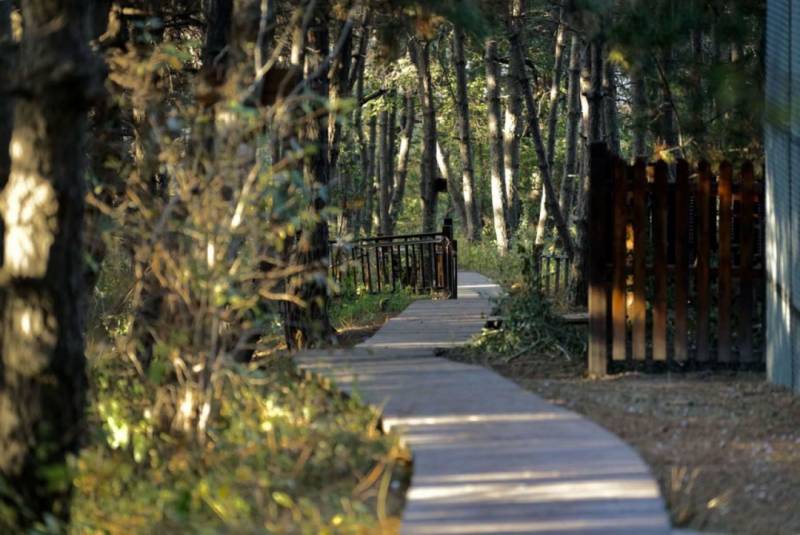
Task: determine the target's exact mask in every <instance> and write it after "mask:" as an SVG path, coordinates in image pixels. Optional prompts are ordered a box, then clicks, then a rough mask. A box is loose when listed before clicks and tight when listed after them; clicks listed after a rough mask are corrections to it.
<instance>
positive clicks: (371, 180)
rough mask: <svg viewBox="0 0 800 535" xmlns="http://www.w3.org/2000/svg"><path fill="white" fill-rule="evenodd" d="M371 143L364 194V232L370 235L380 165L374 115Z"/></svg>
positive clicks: (368, 148) (370, 133) (376, 121)
mask: <svg viewBox="0 0 800 535" xmlns="http://www.w3.org/2000/svg"><path fill="white" fill-rule="evenodd" d="M367 136H368V137H369V145H368V146H367V174H366V176H365V177H364V195H366V202H365V203H364V217H363V226H364V234H365V235H367V236H369V235H370V234H372V227H373V222H374V218H373V213H374V212H375V171H376V169H377V167H378V165H377V164H378V162H377V158H376V156H377V154H376V152H375V144H376V139H377V136H378V117H377V115H373V116H372V117H370V118H369V127H368V134H367Z"/></svg>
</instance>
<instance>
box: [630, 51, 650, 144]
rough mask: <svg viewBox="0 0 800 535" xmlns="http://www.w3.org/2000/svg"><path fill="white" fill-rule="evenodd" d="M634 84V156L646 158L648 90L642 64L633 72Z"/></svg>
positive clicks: (632, 80) (632, 79)
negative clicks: (646, 89)
mask: <svg viewBox="0 0 800 535" xmlns="http://www.w3.org/2000/svg"><path fill="white" fill-rule="evenodd" d="M631 85H632V86H633V89H632V91H633V98H632V108H633V109H632V112H633V156H634V157H635V158H646V157H647V156H648V155H649V151H648V150H647V92H646V91H645V85H644V74H643V73H642V69H641V67H640V66H638V65H636V66H634V68H633V72H632V73H631Z"/></svg>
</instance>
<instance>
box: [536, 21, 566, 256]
mask: <svg viewBox="0 0 800 535" xmlns="http://www.w3.org/2000/svg"><path fill="white" fill-rule="evenodd" d="M563 16H564V14H563V9H560V10H559V14H558V28H557V29H556V38H555V46H554V48H553V76H552V82H551V84H550V102H549V104H550V106H549V109H548V114H547V165H548V167H549V168H550V169H551V170H552V169H554V168H555V159H556V154H555V153H556V150H555V149H556V125H557V124H558V108H559V103H560V99H559V98H558V96H559V93H560V92H561V72H562V71H563V68H564V46H565V44H564V32H565V29H564V21H563ZM547 204H548V203H547V191H546V190H543V191H542V201H541V206H540V207H539V222H538V223H537V225H536V241H535V243H536V245H542V244H543V243H544V238H545V233H546V232H547Z"/></svg>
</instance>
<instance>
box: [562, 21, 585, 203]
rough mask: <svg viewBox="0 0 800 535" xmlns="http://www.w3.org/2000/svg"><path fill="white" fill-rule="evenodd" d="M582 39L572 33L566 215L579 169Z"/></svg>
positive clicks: (564, 179) (564, 195)
mask: <svg viewBox="0 0 800 535" xmlns="http://www.w3.org/2000/svg"><path fill="white" fill-rule="evenodd" d="M580 91H581V41H580V37H579V36H578V34H577V33H573V34H572V41H571V43H570V49H569V80H568V90H567V108H568V112H567V137H566V156H565V159H564V174H563V176H562V178H561V192H560V195H559V203H558V204H559V206H560V207H561V213H563V214H564V217H565V218H567V219H569V214H570V213H572V196H573V191H574V187H575V182H576V180H577V174H576V172H577V170H578V165H577V164H578V161H577V156H578V126H579V124H580V120H581V102H580Z"/></svg>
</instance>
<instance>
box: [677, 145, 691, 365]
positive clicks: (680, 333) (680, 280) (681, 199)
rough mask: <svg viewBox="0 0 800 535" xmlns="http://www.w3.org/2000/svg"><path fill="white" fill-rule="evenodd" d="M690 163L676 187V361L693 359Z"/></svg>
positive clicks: (679, 167) (679, 169)
mask: <svg viewBox="0 0 800 535" xmlns="http://www.w3.org/2000/svg"><path fill="white" fill-rule="evenodd" d="M688 237H689V163H688V162H686V161H685V160H679V161H678V165H677V174H676V184H675V338H674V340H675V342H674V343H675V360H676V361H678V362H685V361H686V360H687V359H688V358H689V318H688V316H689V248H688Z"/></svg>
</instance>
